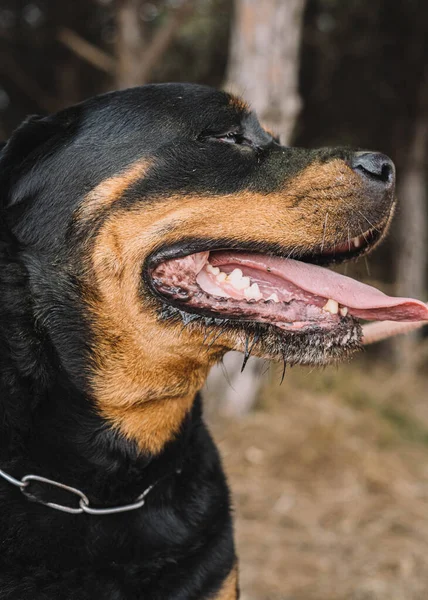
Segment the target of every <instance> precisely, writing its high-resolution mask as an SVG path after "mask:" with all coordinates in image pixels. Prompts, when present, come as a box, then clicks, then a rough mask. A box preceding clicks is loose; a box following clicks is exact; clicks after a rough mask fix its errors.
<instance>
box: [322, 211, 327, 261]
mask: <svg viewBox="0 0 428 600" xmlns="http://www.w3.org/2000/svg"><path fill="white" fill-rule="evenodd" d="M327 221H328V211H327V212H326V213H325V219H324V232H323V236H322V243H321V252H322V251H323V250H324V242H325V236H326V233H327Z"/></svg>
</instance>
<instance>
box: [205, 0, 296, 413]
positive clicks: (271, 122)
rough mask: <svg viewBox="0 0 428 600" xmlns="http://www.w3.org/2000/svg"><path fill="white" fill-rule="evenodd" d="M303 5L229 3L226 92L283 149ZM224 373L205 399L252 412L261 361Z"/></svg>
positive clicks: (215, 374)
mask: <svg viewBox="0 0 428 600" xmlns="http://www.w3.org/2000/svg"><path fill="white" fill-rule="evenodd" d="M305 3H306V0H287V1H284V0H263V2H261V1H260V0H235V19H234V24H233V26H232V30H231V48H230V57H229V68H228V73H227V81H226V86H225V87H226V89H228V90H230V91H231V92H233V93H236V94H239V95H242V96H243V97H244V98H245V100H247V101H248V102H249V103H250V105H251V107H252V108H253V109H254V110H255V111H256V112H257V114H258V116H259V119H260V121H261V123H262V124H263V126H265V127H267V128H268V129H270V130H272V132H273V133H275V134H276V135H279V136H280V138H281V143H282V144H289V143H290V140H291V136H292V133H293V129H294V126H295V123H296V120H297V116H298V114H299V111H300V106H301V101H300V97H299V93H298V76H299V66H300V61H299V58H300V40H301V36H302V25H303V13H304V8H305ZM223 362H224V369H225V371H226V373H227V378H225V375H224V374H223V370H222V368H221V367H220V366H217V367H214V368H213V369H212V371H211V374H210V377H209V379H208V382H207V389H208V394H209V396H210V397H211V398H212V401H213V402H216V403H217V404H220V411H221V412H223V413H225V414H226V415H235V416H238V415H243V414H245V413H247V412H248V411H249V410H251V408H253V407H254V405H255V403H256V401H257V397H258V394H259V391H260V387H261V381H262V369H263V361H261V360H260V359H257V358H250V359H249V360H248V362H247V364H246V367H245V370H244V372H243V373H241V365H242V363H243V355H242V354H239V353H237V352H229V353H228V354H227V355H226V356H225V358H224V361H223Z"/></svg>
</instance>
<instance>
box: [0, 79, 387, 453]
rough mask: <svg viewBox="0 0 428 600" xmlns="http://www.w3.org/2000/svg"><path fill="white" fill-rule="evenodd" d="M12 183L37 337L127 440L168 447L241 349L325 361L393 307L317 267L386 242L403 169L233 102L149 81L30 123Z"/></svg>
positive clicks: (14, 233) (9, 157) (15, 144)
mask: <svg viewBox="0 0 428 600" xmlns="http://www.w3.org/2000/svg"><path fill="white" fill-rule="evenodd" d="M0 169H1V174H0V186H1V190H2V197H1V203H2V220H3V229H4V230H5V232H7V233H5V234H4V239H5V240H6V237H5V236H6V235H9V236H11V238H13V242H10V243H9V242H6V241H5V242H4V244H6V245H7V246H8V247H9V248H10V247H11V245H13V247H14V248H15V249H17V250H16V251H15V254H16V256H19V260H18V262H19V264H20V266H21V267H22V269H23V272H24V273H25V278H26V290H27V294H28V297H29V298H30V299H31V302H30V303H29V308H28V309H29V311H30V313H31V323H32V327H33V328H34V330H35V331H36V332H37V333H36V337H38V338H40V336H42V337H43V339H44V340H48V341H49V345H50V348H52V355H54V356H55V357H56V358H55V360H57V363H58V364H60V365H61V369H62V371H63V372H64V373H66V374H67V377H69V378H70V381H71V382H72V383H73V385H76V386H78V387H79V388H84V389H85V391H86V392H87V393H88V394H89V395H90V396H91V397H93V398H94V399H95V401H96V403H97V405H98V406H99V407H100V409H101V410H102V411H103V413H104V414H105V415H106V416H107V417H108V418H109V419H110V420H111V421H112V422H114V423H116V424H118V423H120V424H119V425H118V426H119V427H120V428H121V430H122V431H123V432H124V433H125V434H126V435H131V436H132V435H134V434H133V431H134V430H135V428H139V429H141V428H142V427H143V428H144V422H145V421H144V419H146V420H147V422H148V421H150V423H152V424H153V423H154V422H156V423H158V425H159V428H161V429H162V428H163V427H165V428H166V430H167V431H168V432H169V433H170V431H171V427H172V428H173V427H176V426H177V423H178V422H179V420H180V419H179V416H177V415H182V414H184V413H185V411H186V410H188V407H189V406H190V403H191V401H192V398H193V395H194V392H195V390H196V389H199V387H200V386H201V385H202V383H203V380H204V378H205V376H206V373H207V370H208V368H209V367H210V366H211V365H212V364H213V363H214V362H215V361H217V360H219V359H220V358H221V356H222V355H223V354H224V353H225V352H226V351H227V350H230V349H238V350H242V351H244V352H246V353H247V354H248V352H249V351H251V352H252V353H253V354H255V355H258V356H262V357H267V358H273V359H280V360H285V361H287V362H290V363H302V364H325V363H327V362H329V361H331V360H336V359H340V358H342V357H345V356H347V355H349V354H350V353H351V352H353V351H354V350H356V349H357V348H358V347H359V344H360V336H361V330H360V326H359V324H358V321H357V320H356V318H355V317H358V316H363V317H367V316H368V315H369V314H372V313H375V314H378V313H379V311H380V312H382V310H383V309H384V308H385V303H384V304H382V302H380V304H379V301H378V299H377V300H376V298H375V299H373V297H370V293H369V292H367V289H368V288H367V289H365V287H364V286H363V287H364V289H363V288H362V287H361V288H359V287H358V285H361V286H362V284H358V283H357V282H354V283H353V285H356V286H357V287H352V285H351V287H350V289H346V283H344V282H345V278H343V279H339V276H337V275H336V274H334V273H332V272H331V271H328V270H325V269H322V268H321V267H320V266H316V265H322V264H329V263H333V262H341V261H343V260H348V259H351V258H356V257H358V256H361V255H363V254H366V253H367V252H369V251H370V250H371V249H372V248H373V247H374V246H375V245H376V244H377V243H378V242H379V241H380V240H381V238H382V237H383V235H384V234H385V232H386V230H387V228H388V224H389V222H390V220H391V217H392V214H393V210H394V180H395V174H394V166H393V164H392V162H391V161H390V160H389V159H388V158H387V157H386V156H384V155H382V154H378V153H369V152H355V151H352V150H349V149H345V148H334V149H331V148H328V149H320V150H304V149H300V148H289V147H285V146H282V145H281V144H280V143H279V141H278V140H277V139H275V138H274V137H272V135H271V134H270V133H268V132H267V131H266V130H264V129H263V127H262V126H261V125H260V123H259V122H258V120H257V117H256V115H255V114H254V113H253V112H252V111H251V110H250V108H249V107H248V106H247V105H246V104H245V103H244V102H242V101H241V100H240V99H237V98H236V97H234V96H231V95H229V94H227V93H225V92H219V91H215V90H212V89H211V88H208V87H203V86H196V85H189V84H187V85H186V84H166V85H149V86H145V87H142V88H134V89H130V90H125V91H121V92H114V93H110V94H106V95H103V96H99V97H97V98H94V99H91V100H89V101H87V102H84V103H82V104H80V105H78V106H75V107H72V108H69V109H66V110H64V111H62V112H60V113H58V114H56V115H53V116H51V117H46V118H37V117H36V118H31V119H29V120H28V121H27V122H26V123H24V124H23V126H21V128H20V129H18V131H17V132H16V133H15V134H14V136H12V138H11V140H10V141H9V143H8V144H7V146H6V147H5V148H4V150H3V153H2V158H1V163H0ZM8 252H9V254H10V250H9V251H8ZM348 281H349V280H348ZM370 289H371V288H370ZM358 295H360V296H362V297H364V298H365V300H364V301H363V302H361V301H360V304H359V303H358V299H357V300H356V298H355V297H356V296H358ZM376 311H378V313H376ZM183 398H185V401H183ZM160 399H167V400H168V402H169V404H168V407H169V409H168V410H169V411H170V413H169V416H168V415H167V416H165V413H162V416H159V414H158V412H157V406H158V403H159V400H160ZM178 405H180V408H177V409H176V408H174V407H176V406H178ZM143 408H144V411H143V410H142V409H143ZM140 409H141V410H140ZM127 411H130V412H132V414H133V417H132V419H131V420H132V423H131V422H130V420H129V419H128V421H127V424H124V420H123V418H122V417H123V415H124V414H125V413H126V412H127ZM135 411H137V412H135ZM143 412H144V415H145V416H143ZM165 421H168V424H167V425H165ZM170 421H171V422H170ZM171 423H173V425H171ZM169 433H168V435H169ZM161 438H162V436H160V438H159V441H158V442H153V444H152V447H151V450H156V449H158V448H160V447H161V445H162V443H163V441H161ZM162 440H163V438H162Z"/></svg>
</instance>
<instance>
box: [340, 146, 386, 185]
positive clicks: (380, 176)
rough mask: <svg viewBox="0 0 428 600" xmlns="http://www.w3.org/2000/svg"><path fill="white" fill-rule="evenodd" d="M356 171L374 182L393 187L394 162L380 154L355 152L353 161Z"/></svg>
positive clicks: (352, 164)
mask: <svg viewBox="0 0 428 600" xmlns="http://www.w3.org/2000/svg"><path fill="white" fill-rule="evenodd" d="M351 166H352V168H353V169H354V171H358V172H359V173H361V174H362V175H364V176H365V177H367V178H368V179H371V180H372V181H373V180H375V181H378V182H380V183H384V184H386V185H389V186H390V185H393V184H394V181H395V167H394V163H393V162H392V160H391V159H390V158H389V157H388V156H386V155H385V154H381V153H380V152H355V154H354V155H353V157H352V160H351Z"/></svg>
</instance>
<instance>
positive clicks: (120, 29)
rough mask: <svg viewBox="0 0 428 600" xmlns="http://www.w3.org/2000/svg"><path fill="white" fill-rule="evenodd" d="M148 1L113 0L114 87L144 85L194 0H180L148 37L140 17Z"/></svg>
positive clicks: (191, 8)
mask: <svg viewBox="0 0 428 600" xmlns="http://www.w3.org/2000/svg"><path fill="white" fill-rule="evenodd" d="M149 4H152V3H151V2H147V0H116V22H117V34H116V56H117V69H116V86H117V87H118V88H119V89H121V88H127V87H132V86H135V85H143V84H144V83H147V82H148V81H149V80H150V76H151V73H152V72H153V69H154V68H155V66H156V64H157V62H158V61H159V60H161V58H162V57H163V55H164V53H165V52H166V51H167V50H168V48H169V47H170V45H171V42H172V41H173V40H174V38H175V36H176V34H177V33H178V31H179V30H180V27H181V25H182V24H183V22H184V21H185V20H186V19H187V18H188V17H189V16H190V15H191V13H192V10H193V9H194V7H195V0H181V2H180V3H179V4H178V5H177V6H176V7H175V8H173V7H171V8H169V9H168V13H167V15H166V17H165V19H164V21H163V23H162V25H159V27H158V28H157V30H156V31H155V33H154V34H153V35H151V36H149V31H148V28H147V26H144V21H143V19H142V18H141V13H142V12H143V11H144V7H145V5H149Z"/></svg>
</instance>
